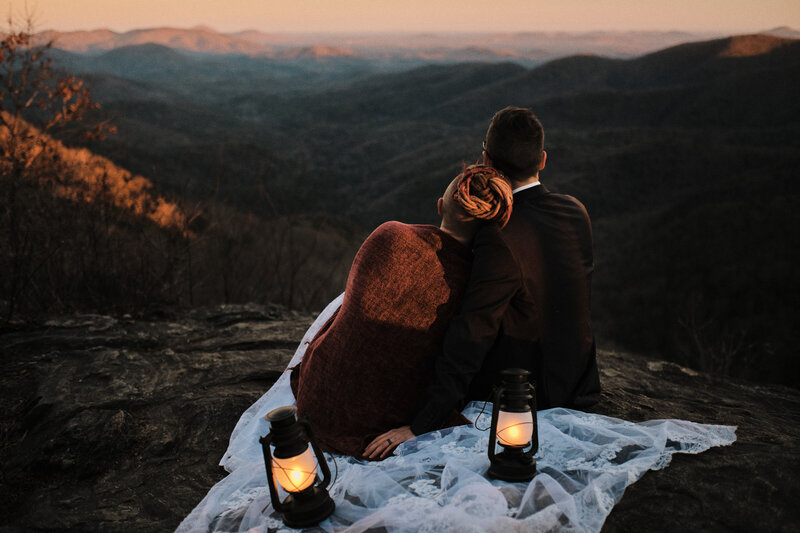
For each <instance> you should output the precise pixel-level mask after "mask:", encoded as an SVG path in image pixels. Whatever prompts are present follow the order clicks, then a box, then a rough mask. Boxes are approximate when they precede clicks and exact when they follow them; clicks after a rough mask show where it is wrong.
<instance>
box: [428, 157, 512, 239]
mask: <svg viewBox="0 0 800 533" xmlns="http://www.w3.org/2000/svg"><path fill="white" fill-rule="evenodd" d="M513 202H514V195H513V193H512V192H511V183H510V182H509V180H508V178H506V177H505V176H504V175H503V174H501V173H500V172H499V171H498V170H496V169H494V168H492V167H490V166H487V165H470V166H468V167H464V171H463V172H462V173H461V174H459V175H458V176H456V178H455V179H454V180H453V181H451V182H450V184H449V185H448V186H447V189H446V190H445V192H444V195H443V196H442V197H441V198H439V201H438V204H437V205H438V210H439V214H440V215H441V216H442V225H441V229H442V230H443V231H444V232H446V233H448V234H450V235H451V236H453V237H455V238H456V239H458V240H459V241H461V242H463V243H465V244H466V243H469V242H470V241H472V237H474V235H475V232H476V231H478V227H480V224H482V223H486V222H495V223H497V224H499V226H500V227H501V228H502V227H504V226H505V225H506V223H507V222H508V219H509V217H510V216H511V209H512V205H513Z"/></svg>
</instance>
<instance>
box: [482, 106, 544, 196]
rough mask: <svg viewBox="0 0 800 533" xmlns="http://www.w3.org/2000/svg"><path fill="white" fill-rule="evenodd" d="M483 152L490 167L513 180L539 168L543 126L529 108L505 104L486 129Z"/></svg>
mask: <svg viewBox="0 0 800 533" xmlns="http://www.w3.org/2000/svg"><path fill="white" fill-rule="evenodd" d="M485 150H486V155H487V156H489V159H491V161H492V166H493V167H495V168H496V169H497V170H499V171H500V172H502V173H503V174H505V175H506V177H507V178H509V179H511V180H514V181H522V180H525V179H527V178H529V177H531V176H533V175H535V174H536V173H537V172H538V171H539V165H540V164H541V162H542V151H543V150H544V129H543V128H542V124H541V122H539V119H538V118H536V115H534V114H533V112H532V111H531V110H530V109H526V108H524V107H507V108H505V109H501V110H500V111H498V112H497V113H495V114H494V117H492V122H491V123H490V124H489V131H487V132H486V145H485Z"/></svg>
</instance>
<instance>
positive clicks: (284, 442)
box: [259, 406, 336, 528]
mask: <svg viewBox="0 0 800 533" xmlns="http://www.w3.org/2000/svg"><path fill="white" fill-rule="evenodd" d="M296 413H297V408H296V407H295V406H285V407H279V408H277V409H274V410H272V411H270V412H269V413H268V414H267V416H265V417H264V418H265V419H266V420H267V421H268V422H269V423H270V432H269V433H268V434H267V435H266V436H264V437H261V438H260V439H259V442H261V448H262V450H263V452H264V464H265V465H266V469H267V485H268V487H269V495H270V499H271V501H272V507H273V509H275V510H276V511H278V512H279V513H281V515H282V518H283V523H284V524H286V525H287V526H289V527H292V528H303V527H308V526H313V525H316V524H318V523H319V522H321V521H323V520H325V519H326V518H327V517H329V516H330V515H331V514H332V513H333V511H334V509H335V507H336V505H335V504H334V502H333V500H332V499H331V497H330V495H329V494H328V491H327V490H326V489H327V487H328V485H330V482H331V470H330V468H329V467H328V462H327V461H326V460H325V456H324V455H323V454H322V451H321V450H320V448H319V445H318V444H317V442H316V439H315V438H314V433H313V430H312V429H311V424H310V423H309V422H308V421H307V420H305V419H302V418H301V419H299V420H298V419H297V418H295V415H296ZM273 444H274V446H275V454H274V455H275V458H276V459H289V458H291V457H296V456H298V455H300V454H301V453H303V452H305V451H306V450H307V449H308V445H309V444H310V445H311V449H312V450H313V451H314V456H315V457H316V460H317V464H318V465H319V468H320V469H321V470H322V475H323V478H322V481H321V482H320V480H319V476H317V477H316V478H315V480H314V482H313V483H312V484H311V485H310V486H309V487H307V488H305V489H303V490H301V491H298V492H292V491H288V490H286V488H285V487H283V486H282V488H283V489H284V491H285V492H287V493H288V496H287V497H286V499H285V500H283V501H281V500H280V496H279V494H278V489H277V487H276V485H275V477H274V475H273V470H272V458H273V453H272V450H271V449H270V445H273ZM318 482H319V483H318Z"/></svg>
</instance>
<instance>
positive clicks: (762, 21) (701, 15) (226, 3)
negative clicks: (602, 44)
mask: <svg viewBox="0 0 800 533" xmlns="http://www.w3.org/2000/svg"><path fill="white" fill-rule="evenodd" d="M28 4H29V6H32V7H33V8H34V9H35V10H36V12H37V14H38V18H37V27H38V28H41V29H50V28H52V29H57V30H76V29H97V28H109V29H112V30H116V31H126V30H130V29H134V28H149V27H156V26H174V27H191V26H195V25H199V24H203V25H208V26H211V27H212V28H215V29H217V30H220V31H237V30H243V29H258V30H262V31H269V32H319V31H330V32H342V31H347V32H352V31H358V32H362V31H363V32H386V31H391V32H406V31H447V32H454V31H491V32H497V31H558V30H563V31H590V30H689V31H731V32H755V31H759V30H765V29H769V28H773V27H775V26H784V25H785V26H791V27H793V28H794V29H800V0H402V1H401V0H28ZM24 6H25V1H24V0H11V1H9V0H0V8H4V9H5V12H4V15H5V14H6V13H8V10H9V8H11V10H12V11H13V12H15V13H19V12H21V11H22V10H23V9H24Z"/></svg>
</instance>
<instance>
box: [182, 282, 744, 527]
mask: <svg viewBox="0 0 800 533" xmlns="http://www.w3.org/2000/svg"><path fill="white" fill-rule="evenodd" d="M341 299H342V296H339V297H338V298H337V299H335V300H334V301H333V302H331V303H330V304H329V305H328V306H327V307H326V308H325V310H324V311H323V312H322V313H321V314H320V315H319V317H318V318H317V320H316V321H315V322H314V324H312V325H311V327H310V328H309V330H308V331H307V332H306V335H305V336H304V338H303V340H302V341H301V343H300V346H299V347H298V349H297V352H296V353H295V355H294V357H293V358H292V360H291V362H290V363H289V365H288V366H289V367H292V366H294V365H295V364H297V363H298V362H299V361H300V360H301V359H302V357H303V354H304V353H305V349H306V346H307V345H308V343H309V342H310V341H311V339H313V338H314V335H316V333H317V331H319V329H320V328H321V327H322V325H324V323H325V322H326V321H327V319H328V318H329V317H330V316H331V315H332V314H333V312H334V311H335V310H336V309H337V308H338V307H339V305H341ZM292 404H294V397H293V395H292V392H291V389H290V387H289V373H288V371H287V372H284V374H283V375H282V376H281V377H280V379H279V380H278V381H277V382H276V383H275V385H273V387H272V388H271V389H270V390H269V391H267V392H266V393H265V394H264V395H263V396H262V397H261V398H259V400H258V401H256V402H255V403H254V404H253V405H252V406H250V408H249V409H247V411H245V413H244V414H243V415H242V417H241V418H240V420H239V422H238V423H237V425H236V428H235V429H234V430H233V433H232V434H231V439H230V444H229V446H228V450H227V451H226V453H225V455H224V457H223V458H222V460H221V462H220V464H221V465H222V466H224V467H225V469H226V470H227V471H228V472H230V474H229V475H228V476H227V477H225V478H224V479H222V480H221V481H220V482H219V483H217V484H216V485H214V487H212V489H211V490H210V491H209V492H208V494H207V495H206V497H205V498H204V499H203V500H202V501H201V502H200V503H199V504H198V505H197V507H195V509H194V510H193V511H192V512H191V513H190V514H189V516H187V517H186V518H185V519H184V520H183V522H182V523H181V524H180V525H179V526H178V529H177V531H178V532H181V533H183V532H190V531H191V532H195V531H202V532H252V533H267V532H280V531H294V530H292V529H290V528H288V527H287V526H285V525H284V524H283V522H282V521H281V519H280V516H279V515H278V514H277V513H275V512H274V511H273V509H272V505H271V504H270V497H269V491H268V489H267V481H266V469H265V466H264V459H263V454H262V450H261V445H260V443H259V440H258V439H259V437H261V436H263V435H266V434H267V432H268V431H269V428H268V423H267V422H266V421H265V420H264V418H263V417H264V415H265V414H266V413H268V412H269V411H270V410H272V409H274V408H276V407H280V406H282V405H292ZM482 407H483V405H482V404H479V403H471V404H469V405H468V406H467V407H466V409H464V415H465V416H466V417H467V418H469V419H470V420H472V421H477V424H476V425H477V427H479V428H486V427H488V426H489V423H490V418H491V407H492V406H491V404H487V405H486V407H485V409H484V411H483V413H481V408H482ZM537 420H538V426H539V429H538V430H539V450H538V452H537V454H536V461H537V468H538V473H537V475H536V477H534V479H533V480H532V481H530V482H520V483H510V482H505V481H500V480H490V479H489V478H487V476H486V471H487V469H488V467H489V458H488V456H487V454H486V449H487V446H488V442H489V435H488V431H480V430H479V429H476V427H475V426H459V427H456V428H450V429H447V430H442V431H434V432H431V433H427V434H425V435H420V436H419V437H417V438H416V439H413V440H410V441H408V442H405V443H403V444H401V445H400V446H399V447H398V448H397V449H396V450H395V453H394V455H393V456H391V457H389V458H387V459H386V460H384V461H380V462H368V461H360V460H357V459H354V458H352V457H346V456H339V455H327V454H326V459H327V461H328V464H329V466H330V469H331V472H332V473H333V474H334V475H335V479H334V481H333V483H332V484H331V486H330V487H328V491H329V492H330V495H331V497H332V498H333V500H334V502H335V503H336V510H335V512H334V514H333V515H332V516H330V517H329V518H327V519H326V520H324V521H323V522H321V523H320V524H319V525H318V526H316V527H314V528H311V530H312V531H325V532H331V533H333V532H337V533H340V532H348V533H351V532H352V533H355V532H362V531H368V530H373V529H375V530H384V529H385V530H387V531H390V532H406V531H407V532H428V531H429V532H439V531H459V532H473V531H474V532H476V533H478V532H481V533H482V532H487V531H488V532H494V531H496V532H514V531H519V532H523V531H525V532H531V531H536V532H540V531H581V532H583V531H588V532H595V531H600V528H601V527H602V525H603V522H604V521H605V519H606V517H607V516H608V514H609V513H610V512H611V509H612V507H613V506H614V504H616V503H617V502H618V501H619V500H620V499H621V498H622V494H623V492H624V491H625V488H626V487H627V486H628V485H630V484H632V483H634V482H635V481H636V480H637V479H639V478H640V477H641V476H642V475H643V474H644V473H645V472H647V471H648V470H658V469H661V468H664V467H666V466H667V465H668V464H669V462H670V460H671V457H672V454H673V453H677V452H681V453H700V452H703V451H705V450H708V449H709V448H711V447H714V446H725V445H729V444H731V443H733V442H734V441H735V440H736V434H735V431H736V427H735V426H719V425H708V424H696V423H693V422H688V421H685V420H651V421H648V422H642V423H632V422H628V421H625V420H620V419H617V418H611V417H607V416H602V415H597V414H591V413H584V412H581V411H575V410H571V409H563V408H555V409H548V410H546V411H539V413H538V416H537Z"/></svg>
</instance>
